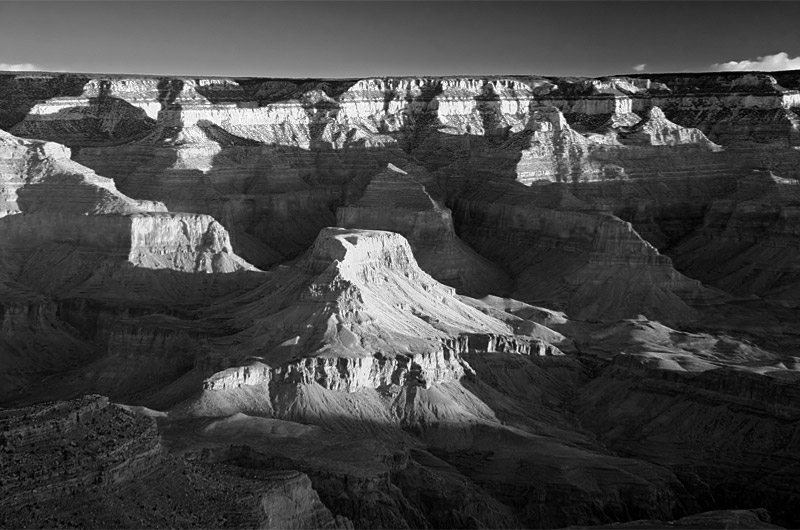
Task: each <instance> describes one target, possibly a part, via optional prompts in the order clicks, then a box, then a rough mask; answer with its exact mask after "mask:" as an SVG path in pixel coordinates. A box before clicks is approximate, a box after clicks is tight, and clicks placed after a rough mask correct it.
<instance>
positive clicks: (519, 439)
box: [0, 72, 800, 528]
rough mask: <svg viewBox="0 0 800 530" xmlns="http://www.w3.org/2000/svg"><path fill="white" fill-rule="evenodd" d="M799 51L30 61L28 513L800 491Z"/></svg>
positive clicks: (9, 107)
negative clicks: (710, 60)
mask: <svg viewBox="0 0 800 530" xmlns="http://www.w3.org/2000/svg"><path fill="white" fill-rule="evenodd" d="M798 183H800V72H781V73H775V74H772V75H768V74H763V73H729V74H674V75H672V74H654V75H649V76H648V77H645V76H641V75H639V76H627V77H611V78H602V79H581V78H569V79H558V78H547V77H535V76H528V77H522V76H518V77H508V78H498V77H487V78H453V77H443V78H418V79H412V78H385V79H362V80H281V79H222V78H207V79H196V78H155V77H124V76H104V75H80V74H37V73H32V74H27V73H26V74H2V75H0V329H1V330H2V331H1V332H0V382H2V384H0V407H2V408H0V473H2V476H3V477H4V478H3V481H2V483H1V484H0V526H3V527H65V526H76V527H81V528H85V527H96V528H106V527H131V528H142V527H156V526H176V527H203V528H208V527H259V528H417V527H425V528H462V527H470V528H473V527H475V528H477V527H490V528H520V527H529V528H530V527H545V528H554V527H567V526H572V527H598V526H600V527H614V528H628V527H632V528H640V527H641V528H776V527H781V526H783V527H797V526H800V516H799V515H798V514H800V386H798V385H799V384H800V324H798V322H800V319H799V318H798V317H799V316H800V313H798V310H800V269H798V267H797V266H796V261H797V258H798V257H800V231H798V229H797V227H796V223H795V220H796V218H798V219H800V193H798V190H800V188H798V186H800V184H798Z"/></svg>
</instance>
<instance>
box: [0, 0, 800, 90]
mask: <svg viewBox="0 0 800 530" xmlns="http://www.w3.org/2000/svg"><path fill="white" fill-rule="evenodd" d="M798 21H800V2H793V1H769V0H761V1H713V2H702V1H693V0H691V1H667V2H661V1H641V0H639V1H636V2H634V1H603V0H595V1H570V0H559V1H549V2H548V1H536V0H528V1H516V2H515V1H498V0H494V1H460V0H450V1H440V2H435V1H413V0H405V1H392V0H371V1H370V0H367V1H338V0H326V1H300V0H294V1H291V2H289V1H235V0H218V1H213V0H209V1H195V0H183V1H164V0H160V1H109V0H103V1H99V0H95V1H82V2H79V1H72V0H57V1H35V0H25V1H20V2H14V1H4V0H0V70H45V71H70V72H90V73H131V74H156V75H197V76H212V75H218V76H253V77H371V76H390V75H397V76H400V75H419V76H423V75H461V74H463V75H496V74H497V75H502V74H518V75H532V74H538V75H559V76H569V75H575V76H600V75H611V74H624V73H633V72H687V71H708V70H752V69H766V70H775V69H789V68H795V69H800V29H798V28H800V26H798Z"/></svg>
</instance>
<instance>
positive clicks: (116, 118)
mask: <svg viewBox="0 0 800 530" xmlns="http://www.w3.org/2000/svg"><path fill="white" fill-rule="evenodd" d="M83 82H84V85H85V83H86V82H88V80H83ZM110 89H111V82H110V81H108V80H103V81H100V85H99V91H98V95H97V96H96V97H92V98H88V102H87V104H86V105H85V106H83V105H82V106H79V107H67V108H62V109H59V111H58V112H57V113H56V115H55V118H54V119H52V120H46V121H45V120H42V121H39V120H21V121H19V122H17V123H16V124H15V125H13V126H12V127H10V128H9V131H10V132H11V133H12V134H15V135H17V136H20V137H23V138H31V139H36V140H47V141H53V142H58V143H61V144H64V145H66V146H67V147H70V148H73V149H75V151H76V152H77V151H79V150H80V148H82V147H94V146H115V145H121V144H124V143H127V142H131V141H135V140H137V139H140V138H143V137H145V136H146V135H147V134H149V133H150V132H151V131H152V130H153V129H154V128H155V126H156V120H154V119H152V118H150V117H149V116H148V115H147V113H146V112H145V111H144V110H143V109H141V108H139V107H136V106H135V105H131V104H130V103H128V102H127V101H125V100H124V99H121V98H117V97H114V96H113V95H112V94H111V92H110ZM2 91H3V88H2V86H0V93H2ZM75 91H77V89H76V90H75ZM82 93H83V85H82V86H81V92H80V93H78V94H75V95H74V97H78V96H80V95H81V94H82ZM67 94H70V93H69V92H68V93H67ZM58 97H65V94H64V93H63V92H59V93H55V94H54V95H53V98H58ZM46 101H47V100H38V99H37V100H35V101H31V102H30V107H28V108H27V109H26V111H25V112H26V114H27V112H28V111H30V108H32V107H33V105H35V104H37V103H44V102H46ZM0 108H2V107H0ZM76 115H77V116H80V117H79V118H78V119H76ZM59 116H63V119H59ZM22 118H24V116H22Z"/></svg>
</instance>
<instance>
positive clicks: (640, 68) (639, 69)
mask: <svg viewBox="0 0 800 530" xmlns="http://www.w3.org/2000/svg"><path fill="white" fill-rule="evenodd" d="M646 66H647V65H646V64H645V63H642V64H637V65H636V66H634V67H633V71H634V72H643V71H644V69H645V67H646Z"/></svg>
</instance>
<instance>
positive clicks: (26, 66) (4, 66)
mask: <svg viewBox="0 0 800 530" xmlns="http://www.w3.org/2000/svg"><path fill="white" fill-rule="evenodd" d="M37 70H41V68H39V67H38V66H36V65H35V64H31V63H20V64H9V63H0V72H35V71H37Z"/></svg>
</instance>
